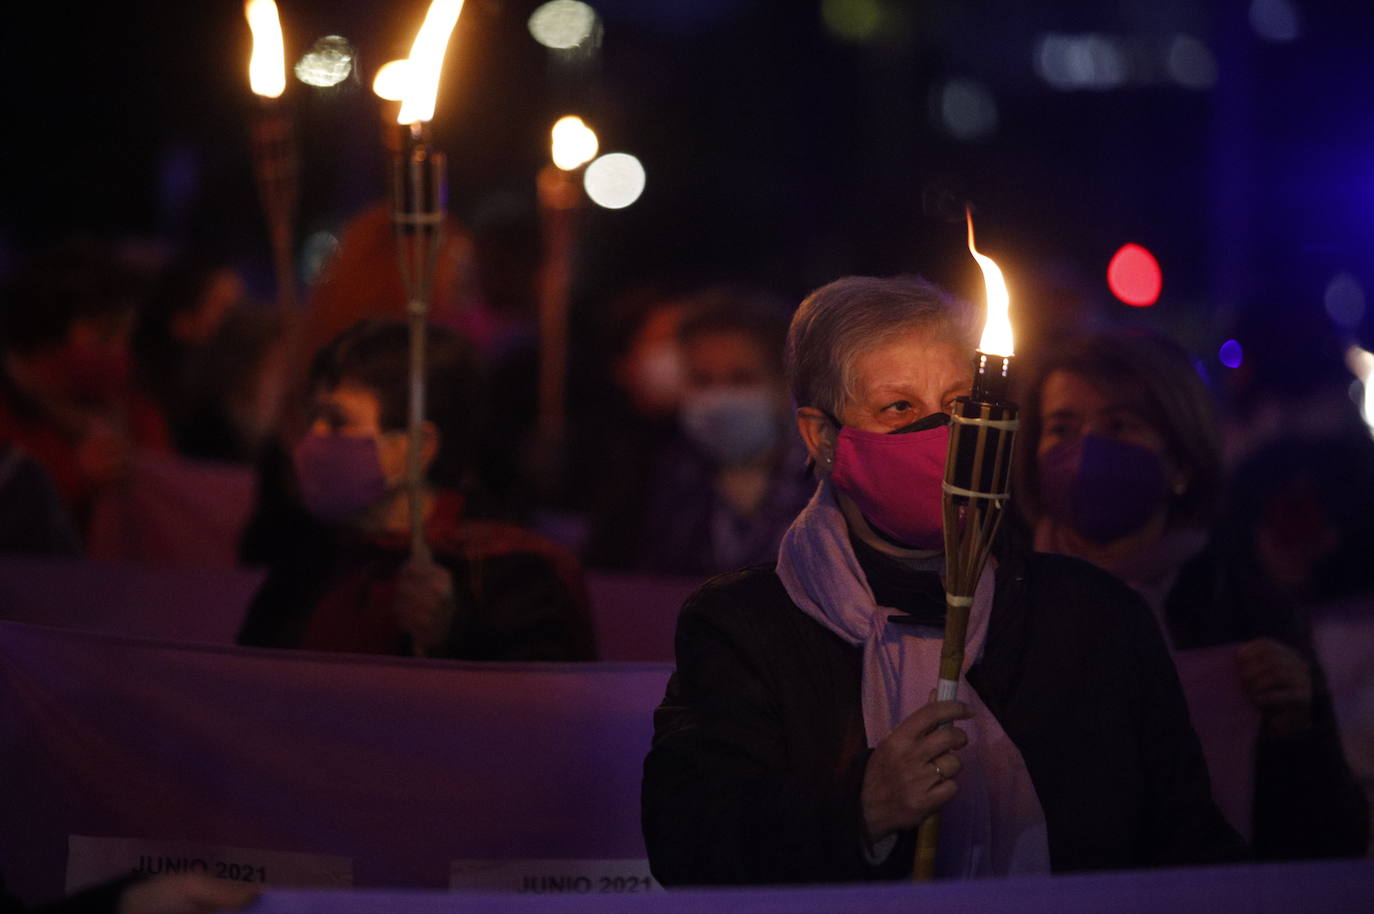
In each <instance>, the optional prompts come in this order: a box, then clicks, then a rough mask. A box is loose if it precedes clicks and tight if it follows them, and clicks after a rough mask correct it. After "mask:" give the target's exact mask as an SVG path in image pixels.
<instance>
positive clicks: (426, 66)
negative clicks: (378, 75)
mask: <svg viewBox="0 0 1374 914" xmlns="http://www.w3.org/2000/svg"><path fill="white" fill-rule="evenodd" d="M462 11H463V0H430V4H429V11H428V12H426V13H425V21H424V22H423V23H422V24H421V25H420V31H419V32H417V33H416V34H415V43H414V44H412V45H411V46H410V68H409V69H410V72H409V74H408V76H409V85H408V86H407V87H406V93H405V98H403V99H402V100H401V113H400V115H399V116H398V117H397V118H396V123H398V124H419V123H423V122H425V121H428V120H430V119H431V118H433V117H434V101H435V99H436V98H437V97H438V95H439V75H440V73H442V72H443V69H444V51H445V50H447V49H448V39H449V35H450V33H452V32H453V26H454V25H455V24H457V22H458V14H459V13H461V12H462Z"/></svg>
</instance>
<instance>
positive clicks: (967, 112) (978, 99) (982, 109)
mask: <svg viewBox="0 0 1374 914" xmlns="http://www.w3.org/2000/svg"><path fill="white" fill-rule="evenodd" d="M938 109H939V112H940V124H941V126H942V127H944V129H945V130H946V132H948V133H949V135H950V136H952V137H954V138H955V139H960V140H981V139H983V138H984V137H987V136H990V135H992V133H993V132H994V131H996V130H997V101H996V100H995V99H994V98H993V97H992V93H991V92H990V91H988V89H987V87H986V86H984V85H983V84H982V83H980V82H976V81H974V80H971V79H951V80H950V81H949V82H947V83H945V85H944V87H943V88H941V89H940V94H939V105H938Z"/></svg>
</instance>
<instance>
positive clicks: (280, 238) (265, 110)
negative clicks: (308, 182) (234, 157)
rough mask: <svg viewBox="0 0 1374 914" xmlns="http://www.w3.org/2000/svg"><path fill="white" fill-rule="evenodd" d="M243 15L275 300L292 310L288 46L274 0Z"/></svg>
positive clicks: (254, 0)
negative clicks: (285, 97) (250, 51)
mask: <svg viewBox="0 0 1374 914" xmlns="http://www.w3.org/2000/svg"><path fill="white" fill-rule="evenodd" d="M243 15H244V18H246V19H247V20H248V28H249V29H250V30H251V31H252V33H253V56H252V58H251V59H250V61H249V64H248V83H249V85H250V86H251V87H252V89H253V94H254V95H256V96H257V97H258V111H257V115H256V116H255V117H254V118H253V123H252V141H253V171H254V172H255V173H256V175H257V179H258V194H259V196H260V197H261V198H262V209H263V215H264V216H265V217H266V218H267V235H268V241H269V242H270V243H271V245H272V268H273V271H274V273H275V276H276V283H277V303H278V304H279V305H280V306H281V308H282V310H283V311H286V312H288V313H289V311H290V310H291V309H292V308H293V307H294V306H295V303H296V278H295V269H294V267H293V264H294V263H295V255H294V251H293V247H294V246H293V243H292V242H293V241H294V233H295V224H296V194H297V170H298V160H297V154H296V135H295V129H294V126H293V124H292V122H291V115H290V114H289V113H288V111H287V110H286V107H285V105H284V104H283V103H282V99H281V96H282V93H283V92H284V91H285V90H286V49H285V47H284V44H283V41H282V31H281V20H280V18H279V17H278V16H277V4H276V3H274V2H273V0H247V2H246V3H244V5H243Z"/></svg>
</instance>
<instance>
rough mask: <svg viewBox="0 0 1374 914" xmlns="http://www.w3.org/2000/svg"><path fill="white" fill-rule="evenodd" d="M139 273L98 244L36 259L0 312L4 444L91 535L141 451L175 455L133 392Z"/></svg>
mask: <svg viewBox="0 0 1374 914" xmlns="http://www.w3.org/2000/svg"><path fill="white" fill-rule="evenodd" d="M139 285H140V284H139V282H138V280H137V277H136V275H135V273H134V272H133V271H132V270H131V269H130V268H128V267H127V266H126V265H124V264H121V263H120V262H119V260H118V258H116V257H115V256H114V255H113V254H111V253H110V252H109V251H106V250H104V249H102V248H100V247H97V246H93V245H68V246H65V247H61V248H57V249H55V250H52V251H49V252H47V253H44V254H41V255H39V256H36V257H34V258H33V259H32V260H30V261H29V262H28V263H26V264H25V265H24V266H23V267H21V269H20V270H19V272H18V273H17V274H16V276H15V277H14V279H13V280H12V281H11V282H10V284H9V285H8V287H7V288H6V290H5V294H4V299H3V303H2V304H0V346H3V362H2V363H0V442H4V443H9V444H12V445H14V446H16V447H17V448H19V449H20V450H22V451H23V452H24V453H25V454H27V455H28V456H29V457H31V458H32V459H33V460H35V461H36V462H37V463H38V464H40V465H41V466H42V467H43V469H45V470H46V471H47V473H48V475H49V476H50V477H51V478H52V481H53V484H54V485H55V486H56V488H57V492H58V494H59V495H60V496H61V499H62V502H63V504H64V505H65V506H66V508H67V511H68V512H69V514H70V515H71V516H72V518H73V519H74V520H75V522H76V523H77V525H78V526H79V527H84V525H85V522H86V520H87V518H88V516H89V512H90V509H91V506H92V504H93V503H94V501H95V500H96V498H97V497H98V496H99V495H100V493H101V492H103V491H104V490H105V489H106V488H108V487H109V486H112V485H114V484H116V483H118V482H119V481H120V480H121V479H122V478H124V476H125V474H126V473H127V471H128V468H129V461H130V459H131V458H132V456H133V454H134V451H135V450H138V449H145V450H154V451H167V450H169V449H170V438H169V435H168V431H167V424H166V421H165V419H164V418H163V416H162V414H161V412H160V411H159V410H158V409H157V408H156V407H155V406H154V405H153V403H152V401H151V400H149V399H148V398H147V397H146V396H144V395H143V394H141V393H140V392H139V391H137V390H136V389H135V388H134V386H133V385H132V383H131V381H130V378H131V371H130V355H129V337H130V331H131V328H132V326H133V321H134V316H135V312H136V310H137V305H138V300H139V298H138V296H139Z"/></svg>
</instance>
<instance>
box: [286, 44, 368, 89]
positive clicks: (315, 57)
mask: <svg viewBox="0 0 1374 914" xmlns="http://www.w3.org/2000/svg"><path fill="white" fill-rule="evenodd" d="M354 56H355V55H354V52H353V45H351V44H349V43H348V39H346V38H343V37H341V36H339V35H326V36H324V37H323V38H321V39H320V40H319V41H317V42H315V44H314V46H313V47H311V49H310V50H309V51H306V52H305V54H303V55H302V56H301V59H300V60H298V61H296V78H297V79H299V80H300V81H301V82H303V83H305V84H306V85H307V86H314V87H315V88H317V89H326V88H328V87H330V86H337V85H338V84H339V83H341V82H343V81H344V80H345V79H348V77H349V76H350V75H351V74H352V73H353V59H354Z"/></svg>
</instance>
